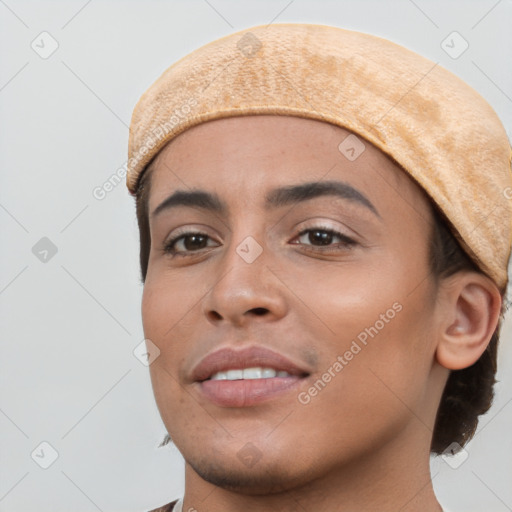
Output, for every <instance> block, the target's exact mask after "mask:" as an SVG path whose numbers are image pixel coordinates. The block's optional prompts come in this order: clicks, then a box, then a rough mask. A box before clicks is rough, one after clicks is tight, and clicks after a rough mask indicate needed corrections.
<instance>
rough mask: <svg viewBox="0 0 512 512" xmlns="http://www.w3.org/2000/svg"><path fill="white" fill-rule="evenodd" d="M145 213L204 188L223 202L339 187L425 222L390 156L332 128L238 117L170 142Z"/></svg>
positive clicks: (158, 161) (422, 198)
mask: <svg viewBox="0 0 512 512" xmlns="http://www.w3.org/2000/svg"><path fill="white" fill-rule="evenodd" d="M146 172H148V173H151V187H150V188H151V192H150V196H149V211H150V212H152V211H153V210H154V209H155V208H156V207H157V206H158V205H159V204H160V202H161V201H163V200H164V199H165V198H166V197H168V196H169V195H170V194H171V193H172V192H174V191H175V190H187V189H201V190H208V191H211V192H214V193H216V194H217V195H219V196H222V197H225V199H226V202H228V203H229V202H238V203H239V204H243V203H244V202H245V203H247V201H252V200H256V198H258V197H260V198H261V197H263V196H264V195H265V194H266V193H267V192H268V191H269V190H272V189H274V188H278V187H282V186H286V185H292V184H293V185H296V184H299V183H306V182H318V183H320V182H322V181H331V180H337V181H342V182H344V183H347V184H350V185H351V186H353V187H354V188H356V189H357V190H359V191H364V195H365V196H366V197H368V196H370V197H372V198H373V199H372V203H373V204H375V203H385V202H386V201H388V202H390V203H391V204H392V205H393V204H394V205H395V206H398V203H403V204H402V207H405V208H406V209H407V208H409V209H412V210H414V211H416V212H417V213H418V214H419V215H420V216H422V217H425V216H426V215H427V213H426V210H428V209H429V208H430V204H429V201H428V198H427V197H426V194H425V193H424V192H423V190H422V189H421V188H420V187H419V186H418V185H417V184H416V183H415V182H414V181H413V180H412V179H411V178H410V177H409V176H408V175H407V174H406V173H405V171H403V170H402V169H401V168H400V167H399V166H398V165H397V164H396V163H394V162H393V161H392V160H391V159H390V158H389V157H388V156H387V155H385V154H384V153H383V152H382V151H380V150H379V149H378V148H376V147H375V146H373V145H372V144H371V143H369V142H368V141H366V140H364V139H363V138H362V137H358V136H356V135H355V134H352V133H351V132H350V131H348V130H346V129H344V128H341V127H339V126H335V125H332V124H330V123H326V122H321V121H317V120H312V119H304V118H299V117H292V116H270V115H261V116H240V117H231V118H224V119H216V120H214V121H209V122H205V123H202V124H200V125H197V126H195V127H193V128H190V129H188V130H187V131H185V132H184V133H182V134H180V135H179V136H177V137H176V138H175V139H173V140H172V141H171V142H170V143H169V144H168V145H167V146H165V147H164V148H163V149H162V150H161V151H160V153H159V154H158V155H157V157H156V158H155V159H154V161H153V162H152V164H151V165H150V168H149V169H148V170H147V171H146Z"/></svg>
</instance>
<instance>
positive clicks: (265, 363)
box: [192, 347, 310, 407]
mask: <svg viewBox="0 0 512 512" xmlns="http://www.w3.org/2000/svg"><path fill="white" fill-rule="evenodd" d="M192 375H193V379H194V381H195V383H196V385H197V386H198V388H199V392H200V394H201V395H202V396H203V397H204V398H205V399H206V400H208V401H210V402H212V403H214V404H215V405H218V406H220V407H249V406H253V405H256V404H259V403H262V402H266V401H268V400H271V399H276V398H278V397H283V396H284V395H285V394H286V395H287V394H289V393H292V392H293V391H294V390H295V391H296V392H297V388H298V387H300V386H301V385H302V383H303V381H304V380H305V379H306V378H307V377H309V375H310V372H309V371H308V369H306V368H302V367H301V366H299V365H298V364H295V363H294V362H292V361H291V360H290V359H288V358H286V357H285V356H283V355H281V354H278V353H277V352H274V351H271V350H269V349H266V348H264V347H250V348H245V349H242V350H234V349H232V348H223V349H220V350H217V351H216V352H213V353H212V354H210V355H208V356H206V357H205V358H204V359H203V360H202V361H201V362H200V364H199V365H198V366H196V368H195V369H194V371H193V372H192Z"/></svg>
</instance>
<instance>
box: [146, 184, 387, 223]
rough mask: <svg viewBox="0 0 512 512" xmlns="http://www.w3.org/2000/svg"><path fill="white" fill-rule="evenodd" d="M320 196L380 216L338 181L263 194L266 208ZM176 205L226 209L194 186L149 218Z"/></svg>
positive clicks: (178, 193)
mask: <svg viewBox="0 0 512 512" xmlns="http://www.w3.org/2000/svg"><path fill="white" fill-rule="evenodd" d="M322 196H335V197H340V198H342V199H347V200H349V201H353V202H355V203H357V204H360V205H361V206H364V207H366V208H367V209H368V210H370V211H371V212H372V213H373V214H374V215H376V216H377V217H379V218H381V216H380V214H379V212H378V211H377V208H375V206H374V205H373V204H372V203H371V201H370V200H369V199H368V198H367V197H366V196H365V195H364V194H362V193H361V192H360V191H359V190H357V189H356V188H354V187H353V186H352V185H349V184H348V183H345V182H342V181H322V182H307V183H301V184H298V185H290V186H286V187H281V188H277V189H274V190H271V191H270V192H269V193H268V194H267V196H266V197H265V207H266V208H267V209H269V208H280V207H283V206H288V205H291V204H297V203H299V202H302V201H308V200H310V199H314V198H317V197H322ZM178 206H189V207H193V208H202V209H205V210H209V211H211V212H214V213H217V214H220V215H222V214H224V215H225V214H226V213H227V211H228V206H227V204H226V203H225V202H224V201H222V200H221V199H220V197H219V196H218V195H217V194H214V193H210V192H206V191H204V190H198V189H193V190H189V191H186V190H177V191H176V192H174V193H173V194H172V195H170V196H169V197H167V198H166V199H164V200H163V201H162V202H161V203H160V204H159V205H158V206H157V207H156V208H155V210H154V211H153V213H152V214H151V218H154V217H155V216H157V215H158V214H160V213H161V212H163V211H164V210H169V209H171V208H176V207H178Z"/></svg>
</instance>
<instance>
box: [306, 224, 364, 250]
mask: <svg viewBox="0 0 512 512" xmlns="http://www.w3.org/2000/svg"><path fill="white" fill-rule="evenodd" d="M298 239H299V242H300V243H301V244H305V245H308V242H309V244H311V245H312V246H313V247H322V246H328V247H330V246H331V245H332V243H333V242H335V241H336V240H339V242H338V243H337V244H335V245H332V247H333V249H335V248H336V247H349V246H353V245H357V242H356V241H355V240H352V239H351V238H349V237H348V236H346V235H344V234H343V233H340V232H339V231H335V230H333V229H330V228H329V229H327V228H321V227H315V228H309V229H305V230H304V231H301V232H300V233H299V236H298ZM301 239H302V241H301Z"/></svg>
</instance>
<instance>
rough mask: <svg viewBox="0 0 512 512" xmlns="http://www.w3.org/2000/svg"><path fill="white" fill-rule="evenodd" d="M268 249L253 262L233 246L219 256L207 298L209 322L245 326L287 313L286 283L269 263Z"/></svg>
mask: <svg viewBox="0 0 512 512" xmlns="http://www.w3.org/2000/svg"><path fill="white" fill-rule="evenodd" d="M267 250H268V249H267ZM267 250H264V251H263V253H262V254H261V255H260V256H259V257H258V258H257V259H256V260H255V261H252V262H251V263H249V262H247V261H245V260H244V259H243V258H242V257H241V256H240V255H239V254H238V253H237V252H236V250H235V249H233V248H230V249H229V254H226V255H225V256H224V257H223V259H222V260H219V266H218V267H217V268H216V270H218V271H216V272H215V281H214V283H213V285H212V287H211V288H210V290H209V292H208V293H207V294H206V295H205V298H204V301H203V311H204V314H205V316H206V318H207V319H208V321H209V322H211V323H213V324H214V325H219V324H221V323H229V324H232V325H234V326H237V327H244V326H246V325H247V324H248V323H250V322H254V321H276V320H278V319H280V318H283V317H284V316H285V315H286V312H287V302H286V298H285V289H284V288H285V286H284V285H283V283H282V281H281V280H280V279H279V278H278V277H277V276H276V274H275V273H274V271H273V270H271V269H270V268H269V267H268V266H267V264H268V262H269V258H267V256H266V254H265V253H266V251H267Z"/></svg>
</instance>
